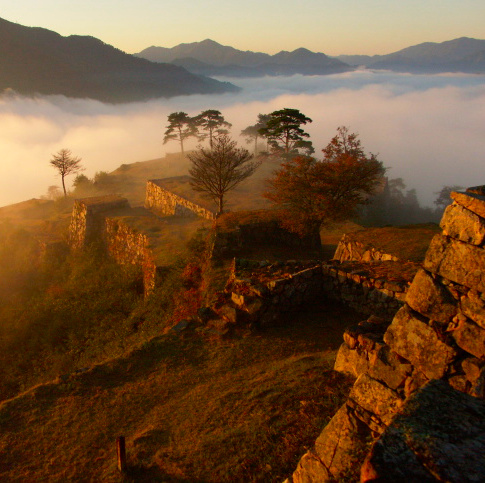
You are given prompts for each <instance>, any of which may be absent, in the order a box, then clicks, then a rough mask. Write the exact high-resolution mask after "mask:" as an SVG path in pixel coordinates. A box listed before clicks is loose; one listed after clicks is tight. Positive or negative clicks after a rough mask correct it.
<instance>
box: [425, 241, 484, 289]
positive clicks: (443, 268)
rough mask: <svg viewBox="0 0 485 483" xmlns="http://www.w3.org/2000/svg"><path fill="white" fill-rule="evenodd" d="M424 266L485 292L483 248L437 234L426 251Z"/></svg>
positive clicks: (454, 280)
mask: <svg viewBox="0 0 485 483" xmlns="http://www.w3.org/2000/svg"><path fill="white" fill-rule="evenodd" d="M424 268H425V269H426V270H428V271H429V272H431V273H436V274H438V275H441V276H442V277H445V278H448V279H449V280H451V281H453V282H456V283H458V284H460V285H465V286H466V287H468V288H473V289H475V290H478V291H479V292H485V251H484V249H483V248H479V247H477V246H474V245H469V244H467V243H464V242H462V241H459V240H455V239H453V238H449V237H446V236H443V235H435V236H434V238H433V239H432V240H431V244H430V246H429V248H428V251H427V252H426V258H425V260H424Z"/></svg>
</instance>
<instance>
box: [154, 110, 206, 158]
mask: <svg viewBox="0 0 485 483" xmlns="http://www.w3.org/2000/svg"><path fill="white" fill-rule="evenodd" d="M197 134H198V132H197V126H196V122H195V120H194V119H193V118H191V117H190V116H189V115H188V114H187V113H186V112H172V114H169V115H168V126H167V130H166V131H165V135H164V137H163V144H166V143H168V142H169V141H178V142H179V143H180V150H181V151H182V154H184V141H185V140H186V139H187V138H190V137H195V136H197Z"/></svg>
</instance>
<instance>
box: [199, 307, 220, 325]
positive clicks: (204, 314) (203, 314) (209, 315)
mask: <svg viewBox="0 0 485 483" xmlns="http://www.w3.org/2000/svg"><path fill="white" fill-rule="evenodd" d="M197 317H198V319H199V320H200V321H201V323H203V324H206V323H207V322H208V321H209V320H210V319H215V318H217V314H216V313H215V312H214V311H213V310H212V309H211V308H210V307H201V308H200V309H199V310H197Z"/></svg>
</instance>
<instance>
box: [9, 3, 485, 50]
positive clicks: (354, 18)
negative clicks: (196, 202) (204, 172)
mask: <svg viewBox="0 0 485 483" xmlns="http://www.w3.org/2000/svg"><path fill="white" fill-rule="evenodd" d="M0 17H2V18H4V19H6V20H10V21H12V22H18V23H20V24H22V25H27V26H39V27H44V28H47V29H50V30H54V31H56V32H58V33H60V34H61V35H71V34H78V35H92V36H94V37H97V38H100V39H101V40H103V41H104V42H106V43H108V44H112V45H114V46H115V47H118V48H120V49H122V50H124V51H126V52H129V53H135V52H139V51H141V50H142V49H144V48H146V47H149V46H151V45H157V46H163V47H172V46H174V45H177V44H179V43H184V42H186V43H188V42H197V41H201V40H204V39H206V38H211V39H213V40H215V41H217V42H219V43H221V44H224V45H231V46H233V47H235V48H238V49H241V50H258V51H262V52H268V53H276V52H279V51H280V50H294V49H296V48H298V47H306V48H309V49H310V50H313V51H320V52H325V53H327V54H329V55H339V54H385V53H390V52H393V51H396V50H399V49H401V48H404V47H408V46H410V45H415V44H418V43H421V42H443V41H445V40H451V39H454V38H457V37H463V36H466V37H475V38H482V39H483V38H485V0H300V1H298V2H295V1H294V0H244V1H233V0H185V1H184V2H174V1H173V0H171V1H168V0H41V1H39V0H16V1H13V0H0Z"/></svg>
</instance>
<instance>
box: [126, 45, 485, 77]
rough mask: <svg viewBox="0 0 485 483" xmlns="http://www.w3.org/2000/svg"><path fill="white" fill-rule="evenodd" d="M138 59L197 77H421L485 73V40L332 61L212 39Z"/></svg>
mask: <svg viewBox="0 0 485 483" xmlns="http://www.w3.org/2000/svg"><path fill="white" fill-rule="evenodd" d="M135 55H136V56H138V57H142V58H144V59H148V60H151V61H152V62H170V63H172V64H174V65H178V66H182V67H185V68H186V69H187V70H188V71H190V72H193V73H196V74H202V75H209V76H228V77H261V76H265V75H292V74H303V75H321V74H335V73H339V72H346V71H350V70H353V69H355V67H357V66H365V67H367V68H371V69H386V70H392V71H397V72H410V73H419V74H422V73H439V72H466V73H485V40H478V39H471V38H467V37H463V38H459V39H455V40H449V41H446V42H442V43H432V42H426V43H423V44H419V45H415V46H412V47H407V48H405V49H402V50H399V51H398V52H394V53H391V54H388V55H374V56H368V55H341V56H338V57H336V58H332V57H329V56H327V55H325V54H323V53H318V52H311V51H310V50H307V49H304V48H300V49H297V50H294V51H293V52H286V51H282V52H279V53H278V54H275V55H269V54H264V53H262V52H251V51H242V50H237V49H235V48H233V47H229V46H225V45H221V44H219V43H217V42H214V41H213V40H210V39H206V40H204V41H202V42H194V43H190V44H180V45H177V46H175V47H172V48H165V47H149V48H147V49H145V50H143V51H141V52H139V53H138V54H135Z"/></svg>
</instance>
